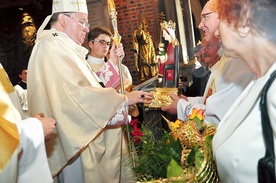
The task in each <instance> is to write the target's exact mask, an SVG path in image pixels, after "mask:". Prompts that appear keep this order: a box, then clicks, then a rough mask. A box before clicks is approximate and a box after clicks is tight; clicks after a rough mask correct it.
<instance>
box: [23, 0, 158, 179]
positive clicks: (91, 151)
mask: <svg viewBox="0 0 276 183" xmlns="http://www.w3.org/2000/svg"><path fill="white" fill-rule="evenodd" d="M54 2H55V3H54V4H53V9H52V14H51V15H49V16H47V17H46V19H45V20H44V22H43V24H42V25H41V27H40V28H39V29H38V32H37V39H36V44H35V46H34V48H33V50H32V54H31V57H30V60H29V66H28V97H29V98H28V99H29V113H30V114H34V113H36V112H37V111H40V110H43V111H45V115H47V116H53V117H54V118H55V120H56V121H57V126H56V129H57V130H56V131H55V133H54V138H51V139H50V140H49V141H47V142H46V150H47V153H48V161H49V165H50V169H51V172H52V175H53V177H54V179H55V181H58V182H60V183H62V182H66V183H71V182H72V183H76V182H78V183H82V182H105V183H108V182H112V183H113V182H121V183H124V182H127V183H128V182H135V176H134V175H133V171H132V163H131V162H130V156H129V150H128V143H129V142H127V141H126V139H125V138H124V137H125V135H124V130H123V128H122V126H123V125H125V124H126V122H127V113H128V111H127V109H128V108H127V107H128V106H129V105H133V104H136V103H150V100H151V99H152V97H153V96H152V94H150V93H147V92H143V91H132V92H129V93H126V94H120V93H118V92H117V91H116V90H115V89H114V88H112V87H104V86H103V85H102V84H101V83H100V82H103V83H104V82H109V81H110V80H111V79H114V80H116V78H117V79H118V78H119V73H118V72H112V75H109V73H110V72H105V73H104V72H103V73H102V74H103V77H101V78H103V79H104V80H105V81H103V80H100V79H99V77H98V76H97V75H96V73H95V72H94V71H93V70H92V69H91V67H90V66H89V64H88V62H87V61H86V55H87V54H88V50H87V49H86V48H85V47H83V46H81V45H82V44H83V42H84V40H85V38H86V35H87V33H88V32H89V23H88V10H87V3H86V1H85V0H78V2H77V4H76V3H71V2H70V1H68V0H59V1H58V3H57V1H56V0H55V1H54ZM48 23H49V24H50V29H47V28H46V29H45V27H46V25H47V24H48ZM106 41H107V40H106ZM94 43H96V44H101V43H99V42H94ZM120 47H122V45H121V44H120V45H118V48H117V49H119V50H120ZM114 49H115V48H114ZM113 51H114V50H111V54H112V52H113ZM119 56H120V57H122V56H123V55H119ZM117 64H118V60H117V59H115V60H111V59H110V60H109V61H108V62H107V64H105V66H104V70H105V71H106V70H108V69H110V70H112V71H116V66H117ZM104 75H106V77H105V76H104Z"/></svg>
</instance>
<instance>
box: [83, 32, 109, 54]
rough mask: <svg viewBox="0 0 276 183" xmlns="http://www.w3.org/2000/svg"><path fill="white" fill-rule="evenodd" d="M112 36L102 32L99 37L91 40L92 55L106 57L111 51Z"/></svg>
mask: <svg viewBox="0 0 276 183" xmlns="http://www.w3.org/2000/svg"><path fill="white" fill-rule="evenodd" d="M110 43H111V38H110V37H109V35H107V34H100V35H99V36H98V37H97V38H95V39H94V40H92V41H89V43H88V45H89V47H90V48H91V52H90V55H91V56H93V57H96V58H104V57H105V56H106V55H107V54H108V51H109V48H110Z"/></svg>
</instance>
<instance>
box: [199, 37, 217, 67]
mask: <svg viewBox="0 0 276 183" xmlns="http://www.w3.org/2000/svg"><path fill="white" fill-rule="evenodd" d="M218 50H219V46H218V42H214V41H207V40H206V41H204V42H202V48H201V51H202V57H203V61H204V62H205V63H206V64H207V65H209V67H212V66H213V65H214V64H215V63H216V62H217V61H218V60H219V55H218Z"/></svg>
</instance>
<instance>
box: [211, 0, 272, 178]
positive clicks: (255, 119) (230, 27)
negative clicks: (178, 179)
mask: <svg viewBox="0 0 276 183" xmlns="http://www.w3.org/2000/svg"><path fill="white" fill-rule="evenodd" d="M215 5H216V6H215V8H216V9H217V12H218V14H219V17H220V24H219V28H218V30H217V31H216V33H215V34H216V36H218V37H219V38H220V39H221V41H222V45H223V48H224V53H225V55H227V56H229V57H233V58H241V59H242V60H243V61H244V62H245V63H246V64H247V65H248V66H249V67H250V69H251V70H252V72H254V73H255V74H256V76H257V79H256V80H254V81H252V82H251V83H250V84H249V85H248V87H247V88H246V89H245V90H244V92H243V93H242V94H241V96H240V97H239V98H238V99H237V101H236V102H235V103H234V104H233V105H232V107H231V108H230V109H229V111H228V112H227V114H226V115H225V116H224V118H223V119H222V121H221V122H220V124H219V126H218V130H217V133H216V135H215V137H214V139H213V151H214V158H215V160H216V163H217V169H218V173H219V176H220V179H221V181H222V182H250V183H252V182H257V181H258V177H257V176H258V175H257V164H258V161H259V159H260V158H262V157H264V155H265V144H264V138H263V133H262V125H261V112H260V108H259V104H260V93H261V91H262V88H263V86H264V85H265V83H266V82H267V80H268V79H269V77H270V74H271V73H272V72H273V71H275V70H276V64H275V62H276V51H275V50H276V29H275V28H276V26H275V25H276V19H275V18H273V17H274V16H275V13H276V1H275V0H262V1H260V0H231V1H228V0H216V3H215ZM275 90H276V82H274V83H273V84H272V85H271V87H270V89H269V90H268V94H267V98H268V113H269V116H270V121H271V124H272V128H273V134H274V141H275V140H276V95H275ZM274 149H275V147H274Z"/></svg>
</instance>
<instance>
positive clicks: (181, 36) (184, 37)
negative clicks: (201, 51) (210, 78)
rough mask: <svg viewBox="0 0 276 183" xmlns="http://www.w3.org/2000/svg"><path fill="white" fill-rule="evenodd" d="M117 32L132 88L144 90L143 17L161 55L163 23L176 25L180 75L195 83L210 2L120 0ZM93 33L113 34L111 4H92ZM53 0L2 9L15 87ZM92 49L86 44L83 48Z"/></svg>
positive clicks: (11, 1) (3, 49)
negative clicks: (139, 61) (139, 65)
mask: <svg viewBox="0 0 276 183" xmlns="http://www.w3.org/2000/svg"><path fill="white" fill-rule="evenodd" d="M114 3H115V6H116V11H117V23H118V32H119V35H120V36H121V43H122V44H123V46H124V51H125V57H124V59H123V61H122V62H123V64H125V65H126V66H127V67H128V68H129V71H130V73H131V75H132V78H133V85H134V86H136V85H140V84H141V83H142V80H141V79H140V76H139V72H138V71H137V69H136V67H135V51H134V49H133V34H134V31H135V30H136V29H137V28H138V25H139V17H140V15H142V14H143V15H145V17H146V18H147V21H148V32H149V34H150V36H151V39H152V41H153V44H154V48H155V53H156V54H158V45H159V43H161V42H163V43H165V44H166V41H164V38H163V37H162V31H161V27H160V23H161V22H162V21H163V20H165V21H169V20H172V21H173V22H175V25H176V26H175V34H176V38H177V39H178V41H179V43H180V47H179V48H180V49H179V75H180V77H181V76H182V77H184V76H185V78H187V79H188V81H189V80H191V72H192V70H193V69H194V67H195V61H194V55H193V51H194V47H195V45H196V43H197V42H198V41H199V40H201V38H202V33H201V32H200V30H199V29H198V28H197V25H198V24H199V23H200V12H201V10H202V7H203V5H204V4H205V3H206V0H193V1H191V0H188V1H184V0H175V1H171V0H146V1H144V0H135V1H134V0H115V1H114ZM87 6H88V11H89V23H90V25H91V26H90V29H91V28H93V27H95V26H104V27H107V28H109V29H110V30H113V27H112V24H111V19H110V17H109V13H108V5H107V0H87ZM51 8H52V1H49V0H24V1H17V0H4V2H3V1H2V3H1V5H0V14H1V16H2V17H4V18H2V19H1V20H0V22H1V25H2V29H1V30H0V31H1V33H0V36H1V43H0V61H1V63H2V65H3V67H4V68H5V69H6V71H7V72H8V74H9V77H10V79H11V81H12V83H13V84H16V83H17V82H18V72H19V69H20V68H22V67H26V66H27V65H28V59H29V56H30V53H31V50H32V47H33V46H34V44H35V38H36V31H37V29H38V28H39V26H40V25H41V24H42V22H43V20H44V19H45V17H46V16H47V15H50V14H51ZM83 46H85V47H87V48H88V46H87V42H85V43H84V44H83ZM138 54H139V53H138Z"/></svg>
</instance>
